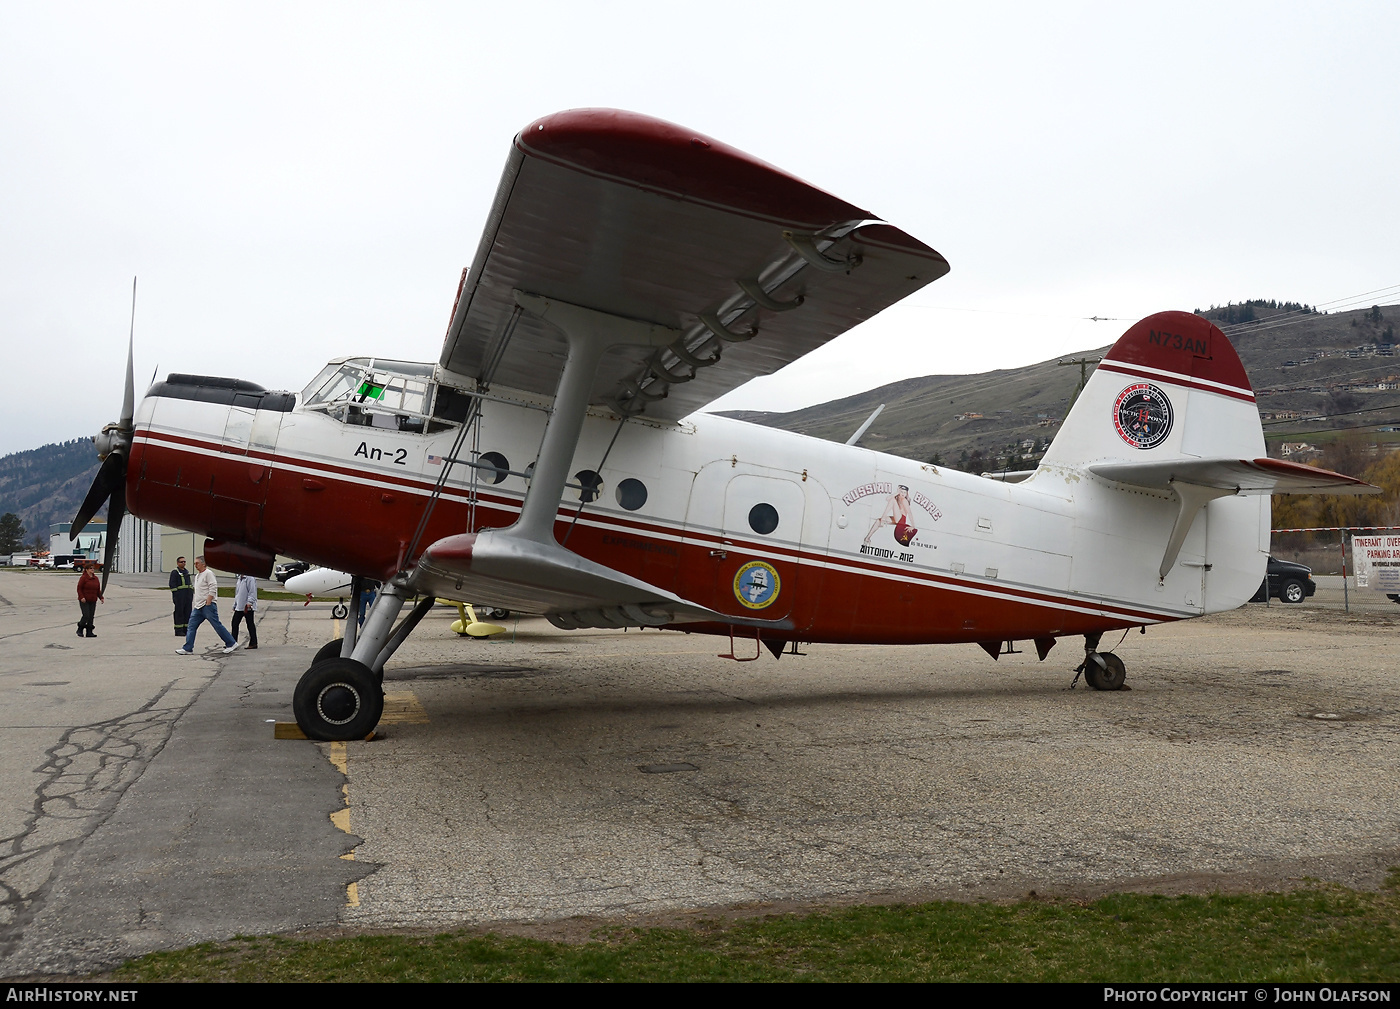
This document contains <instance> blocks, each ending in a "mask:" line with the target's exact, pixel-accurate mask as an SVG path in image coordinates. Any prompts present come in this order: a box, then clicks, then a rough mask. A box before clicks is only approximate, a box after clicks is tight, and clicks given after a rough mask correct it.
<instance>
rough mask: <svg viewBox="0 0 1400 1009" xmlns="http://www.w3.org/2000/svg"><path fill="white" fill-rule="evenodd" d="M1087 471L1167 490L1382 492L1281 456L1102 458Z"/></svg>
mask: <svg viewBox="0 0 1400 1009" xmlns="http://www.w3.org/2000/svg"><path fill="white" fill-rule="evenodd" d="M1089 472H1091V473H1093V474H1094V475H1095V476H1097V477H1101V478H1102V479H1104V480H1112V481H1114V482H1115V483H1122V484H1128V485H1130V486H1133V487H1144V488H1147V489H1149V490H1162V491H1169V490H1172V489H1173V485H1174V484H1192V485H1194V486H1197V487H1211V488H1215V489H1217V490H1223V491H1228V492H1231V493H1234V494H1379V493H1381V489H1380V488H1379V487H1377V486H1375V485H1374V484H1369V483H1367V482H1366V481H1365V480H1358V479H1357V478H1356V477H1352V476H1346V475H1345V474H1342V473H1334V472H1332V471H1331V470H1327V469H1318V468H1317V467H1316V466H1304V465H1302V464H1301V463H1296V462H1285V461H1283V460H1281V459H1162V460H1159V461H1154V462H1121V463H1118V462H1115V463H1099V464H1097V465H1093V466H1090V467H1089Z"/></svg>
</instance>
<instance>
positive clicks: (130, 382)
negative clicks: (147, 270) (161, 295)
mask: <svg viewBox="0 0 1400 1009" xmlns="http://www.w3.org/2000/svg"><path fill="white" fill-rule="evenodd" d="M135 351H136V278H135V277H132V278H131V333H130V335H129V336H128V337H127V341H126V392H125V393H124V394H123V396H122V417H121V420H120V421H118V422H117V424H118V426H119V427H120V428H121V429H122V430H123V431H130V430H131V428H132V418H133V417H134V416H135V413H136V374H135V357H134V354H135Z"/></svg>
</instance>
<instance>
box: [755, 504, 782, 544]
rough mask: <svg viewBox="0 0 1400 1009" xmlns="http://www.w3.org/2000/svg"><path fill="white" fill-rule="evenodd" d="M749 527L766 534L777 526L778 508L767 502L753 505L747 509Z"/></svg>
mask: <svg viewBox="0 0 1400 1009" xmlns="http://www.w3.org/2000/svg"><path fill="white" fill-rule="evenodd" d="M749 528H750V529H752V530H753V531H754V532H756V533H760V534H761V535H763V536H767V535H768V534H769V533H771V532H772V531H773V530H774V529H776V528H778V509H776V508H774V507H773V506H772V505H770V504H768V503H767V502H762V503H760V504H756V505H754V506H753V507H752V508H750V509H749Z"/></svg>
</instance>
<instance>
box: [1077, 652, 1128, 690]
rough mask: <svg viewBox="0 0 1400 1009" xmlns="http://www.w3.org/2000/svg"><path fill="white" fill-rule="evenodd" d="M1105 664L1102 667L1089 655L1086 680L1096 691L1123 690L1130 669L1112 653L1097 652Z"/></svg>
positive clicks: (1085, 672)
mask: <svg viewBox="0 0 1400 1009" xmlns="http://www.w3.org/2000/svg"><path fill="white" fill-rule="evenodd" d="M1095 654H1097V655H1098V657H1099V658H1101V659H1103V662H1104V664H1103V665H1102V666H1100V665H1099V664H1098V663H1097V662H1095V661H1094V656H1093V655H1089V656H1087V657H1086V659H1085V662H1084V679H1085V681H1086V682H1087V683H1088V684H1089V686H1091V687H1093V688H1094V689H1095V690H1122V689H1123V681H1124V680H1126V679H1127V678H1128V667H1127V666H1125V665H1123V660H1122V659H1120V658H1119V657H1118V656H1116V655H1114V654H1113V653H1112V652H1097V653H1095Z"/></svg>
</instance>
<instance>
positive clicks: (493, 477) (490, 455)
mask: <svg viewBox="0 0 1400 1009" xmlns="http://www.w3.org/2000/svg"><path fill="white" fill-rule="evenodd" d="M476 475H477V477H478V479H481V480H487V481H490V482H491V483H493V484H497V483H500V482H501V481H502V480H504V479H505V478H506V477H507V476H509V475H510V460H509V459H507V458H506V457H505V456H503V455H501V453H499V452H486V453H484V454H483V455H482V456H481V458H480V459H478V460H477V466H476Z"/></svg>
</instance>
